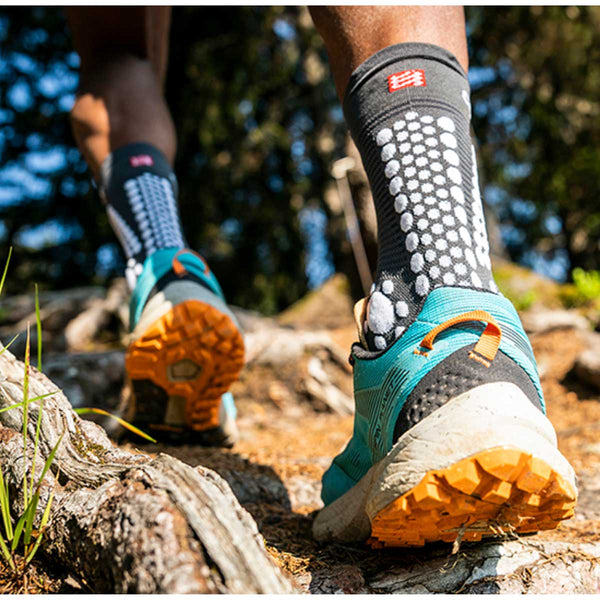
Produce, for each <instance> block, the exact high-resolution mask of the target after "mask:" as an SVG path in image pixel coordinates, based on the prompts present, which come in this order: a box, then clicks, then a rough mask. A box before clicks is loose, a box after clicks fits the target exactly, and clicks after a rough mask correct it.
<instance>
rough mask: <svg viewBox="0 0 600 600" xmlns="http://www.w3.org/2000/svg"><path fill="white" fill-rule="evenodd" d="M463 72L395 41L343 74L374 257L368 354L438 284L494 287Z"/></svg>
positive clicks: (432, 49) (435, 50) (431, 52)
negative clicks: (372, 217)
mask: <svg viewBox="0 0 600 600" xmlns="http://www.w3.org/2000/svg"><path fill="white" fill-rule="evenodd" d="M469 95H470V89H469V82H468V80H467V76H466V74H465V72H464V71H463V69H462V67H461V66H460V64H459V63H458V61H457V60H456V58H455V57H454V56H453V55H452V54H451V53H450V52H448V51H446V50H444V49H442V48H439V47H437V46H433V45H431V44H418V43H409V44H398V45H395V46H389V47H388V48H385V49H384V50H382V51H380V52H378V53H377V54H375V55H373V56H371V57H370V58H369V59H368V60H367V61H365V62H364V63H362V64H361V65H360V66H359V67H358V68H357V69H356V70H355V71H354V73H353V74H352V77H351V78H350V83H349V84H348V90H347V92H346V97H345V99H344V114H345V116H346V121H347V123H348V126H349V128H350V132H351V133H352V137H353V138H354V141H355V143H356V145H357V147H358V150H359V152H360V155H361V157H362V160H363V164H364V166H365V170H366V172H367V175H368V177H369V182H370V185H371V190H372V193H373V200H374V202H375V210H376V213H377V226H378V245H379V257H378V264H377V272H376V276H375V283H374V285H373V288H372V289H371V295H370V298H369V303H368V306H367V318H366V320H365V328H364V329H365V337H366V341H367V345H368V347H369V349H371V350H383V349H385V348H387V347H388V346H389V345H390V344H391V343H392V342H393V341H394V340H395V339H397V338H398V337H399V336H400V335H402V333H403V332H404V330H405V329H406V327H407V326H408V325H410V323H411V322H412V321H413V320H414V318H415V317H416V316H417V314H418V312H419V311H420V309H421V307H422V305H423V303H424V301H425V299H426V297H427V295H428V294H429V292H431V291H432V290H433V289H435V288H437V287H440V286H462V287H470V288H475V289H481V290H486V291H497V288H496V285H495V283H494V281H493V278H492V273H491V265H490V258H489V245H488V238H487V232H486V229H485V223H484V218H483V209H482V204H481V198H480V194H479V183H478V179H477V166H476V162H475V150H474V148H473V145H472V143H471V139H470V135H469V131H470V118H471V114H470V113H471V106H470V101H469Z"/></svg>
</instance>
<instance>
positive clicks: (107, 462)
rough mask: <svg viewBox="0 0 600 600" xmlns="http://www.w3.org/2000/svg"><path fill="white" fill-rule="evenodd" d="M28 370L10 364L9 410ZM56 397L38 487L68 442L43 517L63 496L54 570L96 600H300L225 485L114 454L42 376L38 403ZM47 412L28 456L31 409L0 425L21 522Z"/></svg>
mask: <svg viewBox="0 0 600 600" xmlns="http://www.w3.org/2000/svg"><path fill="white" fill-rule="evenodd" d="M23 370H24V367H23V364H22V363H21V362H20V361H18V360H17V359H16V358H15V357H14V356H12V355H11V354H10V353H9V352H8V351H6V352H4V353H3V354H2V355H0V407H4V406H9V405H11V404H15V403H17V402H20V401H21V400H22V395H23ZM48 392H55V393H54V394H53V395H52V396H50V397H48V398H46V399H45V400H44V401H43V403H44V404H43V411H42V421H41V430H40V436H39V450H38V452H39V454H38V459H37V463H36V477H38V476H39V475H41V464H43V462H44V460H45V457H47V456H48V455H49V453H50V451H51V449H52V448H53V447H54V446H55V444H56V443H57V442H58V440H59V438H60V437H61V435H62V441H61V443H60V445H59V448H58V451H57V453H56V457H55V460H54V462H53V465H52V468H51V471H50V472H49V473H48V474H47V475H46V476H45V478H44V481H43V482H42V486H41V498H40V506H45V503H46V501H47V499H48V497H49V494H50V492H51V490H52V489H53V488H54V489H55V496H54V502H53V504H52V510H51V515H50V520H49V523H48V526H47V529H46V530H45V532H44V537H43V542H42V545H41V549H40V551H41V552H42V553H43V554H44V555H45V557H46V558H48V559H50V560H52V561H53V562H54V563H57V564H58V565H60V566H62V567H63V568H65V569H66V570H68V571H69V572H71V573H73V574H75V575H77V576H78V577H79V578H81V580H82V581H84V582H85V583H86V584H87V585H88V586H89V588H90V589H91V590H93V591H94V592H113V593H126V592H129V593H132V592H136V593H140V592H143V593H184V592H186V593H191V592H195V593H201V592H224V593H242V592H244V593H249V592H253V593H282V592H290V591H292V585H291V584H290V583H289V581H288V580H287V579H286V577H285V576H284V575H283V574H282V573H281V572H280V571H279V569H278V568H277V567H276V566H275V564H274V563H273V562H272V561H271V559H270V557H269V556H268V554H267V552H266V550H265V547H264V540H263V538H262V536H261V535H260V534H259V532H258V529H257V527H256V524H255V522H254V521H253V520H252V518H251V517H250V515H249V514H248V513H247V512H246V511H245V510H244V509H243V508H242V507H241V506H240V505H239V503H238V501H237V500H236V498H235V496H234V495H233V493H232V492H231V489H230V488H229V486H228V485H227V483H226V482H225V481H224V480H223V479H222V478H221V477H220V476H219V475H217V474H216V473H215V472H213V471H211V470H209V469H205V468H203V467H196V468H193V467H191V466H189V465H186V464H184V463H182V462H181V461H179V460H177V459H175V458H173V457H171V456H168V455H166V454H159V455H158V457H156V458H151V457H150V456H147V455H145V454H141V453H134V452H129V451H126V450H124V449H121V448H118V447H115V446H113V445H112V443H111V442H110V440H109V439H108V437H107V436H106V434H105V432H104V430H103V429H102V428H101V427H99V426H98V425H96V424H95V423H92V422H90V421H85V420H82V419H80V418H79V417H78V416H77V415H76V414H75V413H74V412H73V410H72V409H71V406H70V404H69V401H68V400H67V398H66V397H65V396H64V395H63V394H62V392H60V390H58V388H57V387H56V386H55V385H54V384H53V383H52V382H51V381H50V380H49V379H48V378H47V377H46V376H44V375H43V374H42V373H39V372H38V371H37V370H35V369H34V368H33V367H32V368H31V374H30V383H29V397H30V398H33V397H36V396H39V395H42V394H46V393H48ZM39 410H40V408H39V402H35V403H32V404H30V405H29V421H28V429H27V434H28V442H27V452H26V453H25V454H26V455H25V456H23V440H22V437H21V434H20V433H19V432H20V431H21V430H22V419H23V411H22V409H20V408H15V409H14V410H9V411H6V412H4V413H1V414H0V441H2V443H1V444H0V466H1V468H2V471H3V474H4V476H5V480H6V481H7V484H8V486H9V489H10V492H11V503H12V505H11V510H12V514H13V516H17V515H18V514H20V511H22V509H23V497H22V484H21V482H22V480H23V476H24V474H28V475H30V473H31V468H32V458H33V442H34V439H35V429H36V420H37V416H38V412H39ZM40 457H41V458H40ZM56 473H58V481H57V483H56V484H55V474H56ZM42 512H43V510H38V513H39V514H38V515H37V523H35V526H36V527H39V524H40V520H41V514H42Z"/></svg>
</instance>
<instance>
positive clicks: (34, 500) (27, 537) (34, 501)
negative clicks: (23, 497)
mask: <svg viewBox="0 0 600 600" xmlns="http://www.w3.org/2000/svg"><path fill="white" fill-rule="evenodd" d="M39 501H40V493H39V491H36V492H35V494H33V496H32V497H31V505H30V507H29V508H28V509H27V513H26V514H27V516H26V517H25V530H24V531H25V532H24V534H23V545H24V546H25V547H26V548H27V546H29V544H30V542H31V532H32V531H33V520H34V519H35V511H36V510H37V505H38V502H39Z"/></svg>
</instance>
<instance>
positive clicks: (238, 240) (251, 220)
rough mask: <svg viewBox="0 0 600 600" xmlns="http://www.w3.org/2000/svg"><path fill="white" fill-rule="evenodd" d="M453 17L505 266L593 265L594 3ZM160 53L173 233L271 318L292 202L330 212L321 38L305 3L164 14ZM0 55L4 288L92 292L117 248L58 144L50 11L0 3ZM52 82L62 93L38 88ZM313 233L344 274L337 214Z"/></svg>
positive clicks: (287, 289) (597, 73)
mask: <svg viewBox="0 0 600 600" xmlns="http://www.w3.org/2000/svg"><path fill="white" fill-rule="evenodd" d="M466 12H467V22H468V32H469V46H470V58H471V66H472V67H473V73H472V76H473V77H472V81H473V116H474V129H475V132H476V135H477V137H478V140H479V157H480V158H479V161H480V166H481V169H482V175H483V181H484V182H485V184H486V186H487V190H488V194H487V198H488V200H489V202H491V203H492V205H493V208H494V209H495V210H496V212H497V213H498V217H499V222H500V225H501V227H502V228H503V232H504V233H505V234H506V235H505V241H506V242H507V246H508V251H509V254H510V256H511V258H512V259H513V260H516V261H520V262H525V263H527V262H529V264H533V259H532V251H535V253H537V254H536V255H537V256H546V257H549V258H553V257H554V258H556V257H561V256H562V257H563V258H564V260H565V261H566V262H565V265H564V266H565V269H564V270H565V272H567V271H569V272H570V271H571V269H572V268H577V267H580V268H583V269H585V270H587V271H590V270H593V269H595V268H597V267H598V263H599V261H598V258H599V255H600V252H599V243H600V241H599V240H600V204H599V203H598V201H597V198H598V197H599V196H600V119H599V118H598V117H599V115H600V61H599V60H598V59H599V58H600V56H599V55H600V8H598V7H573V6H571V7H558V6H552V7H541V6H535V7H526V6H512V7H501V6H494V7H468V8H467V11H466ZM170 51H171V60H170V67H169V72H168V78H167V85H166V95H167V100H168V103H169V106H170V108H171V110H172V113H173V117H174V120H175V124H176V128H177V132H178V139H179V148H178V154H177V158H176V172H177V175H178V178H179V182H180V189H181V196H180V197H181V211H182V216H183V222H184V228H185V231H186V234H187V237H188V240H189V242H190V244H191V246H192V247H194V248H195V249H196V250H198V251H200V252H201V253H203V254H204V255H205V256H206V258H207V259H208V261H209V263H210V264H211V266H212V267H213V269H214V270H215V272H216V273H217V274H218V276H219V279H220V281H221V282H222V284H223V287H224V290H225V293H226V295H227V297H228V298H229V299H230V300H231V301H232V302H234V303H236V304H239V305H242V306H246V307H250V308H255V309H258V310H262V311H264V312H268V313H273V312H276V311H279V310H281V309H282V308H283V307H285V306H287V305H289V304H290V303H291V302H293V301H294V300H296V299H297V298H299V297H300V296H302V295H303V294H304V293H305V292H306V290H307V280H306V276H305V256H306V252H305V241H304V238H303V236H302V232H301V228H300V225H299V219H298V215H299V214H300V212H301V211H302V209H303V208H306V207H318V208H320V209H322V210H323V211H324V212H325V213H326V214H328V215H329V208H328V206H327V204H326V203H325V202H324V195H325V189H326V186H327V185H328V184H329V183H330V180H331V177H330V175H329V168H330V165H331V163H332V161H333V160H335V159H336V158H339V157H341V156H343V155H344V142H345V125H344V124H343V121H342V119H341V111H340V108H339V103H338V101H337V98H336V95H335V90H334V87H333V82H332V80H331V77H330V72H329V67H328V65H327V60H326V55H325V51H324V47H323V43H322V41H321V40H320V38H319V36H318V34H317V33H316V31H315V30H314V28H313V26H312V23H311V21H310V17H309V16H308V12H307V10H306V9H304V8H299V7H283V6H278V7H250V6H246V7H191V6H190V7H176V8H174V10H173V26H172V33H171V49H170ZM0 52H1V54H0V58H1V60H0V64H1V68H0V151H1V155H2V157H1V166H0V225H2V227H0V236H1V239H2V243H3V245H4V246H5V247H8V246H9V245H13V246H14V249H15V253H14V257H13V259H14V262H13V264H14V269H15V270H14V275H15V276H14V277H13V278H12V280H11V282H10V283H9V285H10V286H12V290H11V289H9V292H10V291H15V290H17V289H19V290H22V289H23V285H24V284H26V283H28V282H31V281H34V280H35V281H38V282H40V286H41V287H46V288H47V287H52V288H61V287H72V286H75V285H84V284H89V283H91V282H94V283H100V284H103V283H105V282H106V280H107V279H108V278H110V277H112V276H115V275H119V274H121V272H122V266H123V265H122V258H119V260H117V261H116V262H114V261H113V262H112V263H111V262H110V261H107V260H106V257H107V256H109V257H110V252H109V250H110V248H111V247H112V248H118V246H117V245H116V243H115V238H114V236H113V233H112V231H111V229H110V227H109V225H108V222H107V218H106V215H105V212H104V209H103V208H102V206H101V205H100V202H99V201H98V199H97V197H96V194H95V192H94V191H93V190H92V189H91V186H90V185H89V177H88V175H87V172H86V167H85V164H84V163H83V161H82V159H81V157H80V156H79V154H78V153H77V151H76V150H75V149H74V148H73V140H72V137H71V134H70V131H69V123H68V106H69V97H71V99H72V94H73V93H74V83H75V84H76V72H77V63H76V58H75V57H74V54H73V50H72V46H71V41H70V37H69V34H68V31H67V29H66V25H65V22H64V19H63V17H62V13H61V11H60V9H59V8H57V7H0ZM51 75H53V76H54V78H55V80H56V79H58V80H60V81H63V82H65V83H64V85H63V88H61V89H58V90H57V89H56V88H55V87H54V88H53V86H52V85H49V84H48V81H49V79H48V78H49V77H50V76H51ZM61 78H62V79H61ZM74 78H75V79H74ZM44 82H46V83H45V84H44ZM24 89H25V90H26V91H27V93H26V94H25V100H27V101H25V102H21V104H20V105H19V104H18V103H17V102H16V98H18V94H17V93H16V92H17V91H19V90H20V91H21V100H23V93H22V92H23V90H24ZM27 94H29V95H27ZM55 149H60V151H61V153H62V154H61V156H62V157H63V160H59V161H58V162H56V165H55V168H53V169H52V170H48V169H47V168H46V170H44V168H43V166H42V167H40V164H41V163H39V161H38V162H35V161H34V162H31V161H29V158H28V157H31V156H32V154H33V153H35V152H41V153H43V152H51V151H53V150H55ZM16 167H19V168H20V170H18V169H17V168H16ZM11 169H12V171H11ZM6 173H8V175H6ZM11 178H12V179H11ZM7 182H8V183H7ZM42 184H44V185H46V186H47V187H44V185H42ZM7 186H8V187H7ZM11 186H12V187H11ZM9 188H10V190H13V189H18V190H20V192H19V193H21V195H22V198H21V200H20V201H19V202H14V201H7V200H6V198H7V197H9V196H10V194H11V193H12V192H10V190H9V192H10V193H8V192H7V189H9ZM7 193H8V196H7ZM329 216H330V215H329ZM48 222H54V223H55V224H56V229H57V231H58V233H56V235H55V236H54V237H53V238H52V237H51V238H49V241H48V242H47V243H44V244H41V245H40V246H39V247H37V248H32V247H31V245H28V244H27V243H25V242H24V241H23V240H24V239H25V238H24V232H25V233H27V232H31V231H32V230H35V228H36V227H39V226H41V225H43V224H47V223H48ZM327 236H328V239H327V241H328V244H329V248H330V250H331V254H332V260H333V262H334V264H335V267H336V268H337V269H338V270H341V269H342V268H343V267H344V266H347V265H348V264H352V258H351V254H350V250H349V247H348V244H347V241H346V236H345V232H344V229H343V227H340V221H339V219H331V220H330V222H329V226H328V229H327ZM99 249H102V251H103V253H102V252H100V253H98V250H99ZM118 252H120V250H118ZM102 257H104V260H101V258H102ZM350 275H351V278H352V273H350ZM523 301H524V302H525V303H527V302H530V301H533V300H532V299H531V298H529V297H524V299H523Z"/></svg>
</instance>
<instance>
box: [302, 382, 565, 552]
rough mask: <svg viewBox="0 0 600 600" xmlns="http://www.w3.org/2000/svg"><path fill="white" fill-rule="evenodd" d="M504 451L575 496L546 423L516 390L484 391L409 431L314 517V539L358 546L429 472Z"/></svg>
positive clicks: (508, 386) (493, 387) (496, 386)
mask: <svg viewBox="0 0 600 600" xmlns="http://www.w3.org/2000/svg"><path fill="white" fill-rule="evenodd" d="M502 446H511V447H516V448H519V449H520V450H523V451H524V452H526V453H528V454H531V455H533V456H537V457H539V458H541V459H543V460H544V461H545V462H546V463H548V464H549V465H550V467H552V469H554V470H555V471H556V472H558V473H559V474H560V475H561V476H562V477H563V478H564V479H565V481H567V482H569V483H570V484H571V485H572V486H573V488H574V489H577V488H576V477H575V472H574V471H573V468H572V467H571V465H570V464H569V463H568V462H567V460H566V459H565V458H564V456H563V455H562V454H561V453H560V452H559V451H558V448H557V441H556V433H555V432H554V428H553V427H552V424H551V423H550V421H549V420H548V419H547V418H546V417H545V416H544V415H543V414H542V413H541V411H540V410H539V409H537V408H536V407H534V406H533V404H532V403H531V402H530V401H529V399H528V398H527V397H526V396H525V394H524V393H523V392H522V391H521V389H520V388H519V387H518V386H516V385H515V384H513V383H508V382H500V383H488V384H485V385H481V386H479V387H476V388H473V389H472V390H469V391H468V392H465V393H464V394H461V395H460V396H458V397H456V398H454V399H452V400H451V401H449V402H447V403H446V404H444V406H442V407H441V408H439V409H438V410H436V411H435V412H433V413H432V414H431V415H429V416H428V417H426V418H425V419H423V420H422V421H420V422H419V423H417V424H416V425H415V426H414V427H412V428H411V429H410V430H409V431H407V432H406V433H405V434H404V435H403V436H402V437H401V438H400V439H399V440H398V441H397V442H396V444H395V445H394V447H393V448H392V449H391V450H390V452H389V453H388V454H387V455H386V456H385V458H383V459H382V460H380V461H379V462H378V463H377V464H375V465H373V466H372V467H371V468H370V469H369V471H368V472H367V473H366V474H365V475H364V477H363V478H362V479H361V480H360V481H359V482H358V483H357V484H356V485H355V486H354V487H353V488H352V489H350V490H349V491H348V492H346V493H345V494H344V495H343V496H341V497H340V498H338V499H337V500H336V501H335V502H332V503H331V504H330V505H329V506H327V507H325V508H324V509H323V510H322V511H321V512H320V513H319V514H318V515H317V518H316V519H315V522H314V524H313V534H314V536H315V537H316V538H317V539H318V540H325V539H331V538H335V539H339V540H343V541H359V540H364V539H366V538H367V537H368V536H369V535H370V532H371V521H370V519H372V518H374V517H375V516H376V515H377V514H378V512H379V511H380V510H381V509H382V508H384V507H385V506H387V505H388V504H389V503H390V502H393V501H394V500H395V499H396V498H398V497H400V496H402V495H403V494H404V493H406V492H408V491H409V490H410V489H411V488H413V487H414V486H415V485H417V484H418V483H419V482H420V481H421V479H422V478H423V477H424V476H425V474H426V473H427V472H429V471H432V470H437V469H443V468H446V467H449V466H450V465H452V464H454V463H456V462H458V461H460V460H462V459H463V458H467V457H469V456H472V455H474V454H476V453H478V452H482V451H484V450H489V449H491V448H496V447H502Z"/></svg>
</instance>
